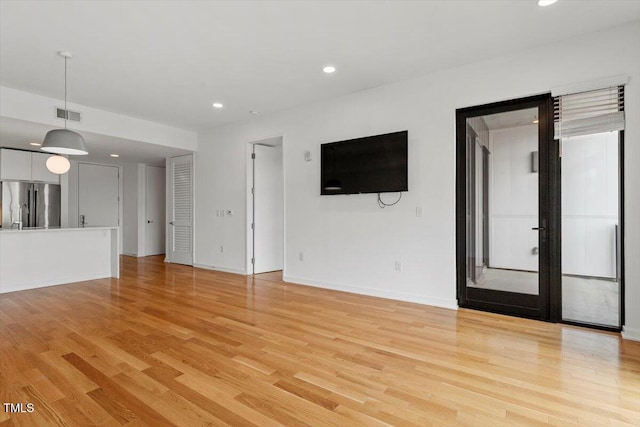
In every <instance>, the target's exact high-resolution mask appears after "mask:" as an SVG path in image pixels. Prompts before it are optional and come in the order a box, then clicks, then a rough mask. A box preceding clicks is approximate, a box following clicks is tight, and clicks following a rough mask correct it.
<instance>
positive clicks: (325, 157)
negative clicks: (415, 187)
mask: <svg viewBox="0 0 640 427" xmlns="http://www.w3.org/2000/svg"><path fill="white" fill-rule="evenodd" d="M408 134H409V132H408V131H406V130H405V131H402V132H394V133H387V134H384V135H375V136H367V137H364V138H357V139H349V140H347V141H339V142H332V143H328V144H322V145H321V155H320V157H321V159H320V162H321V174H320V175H321V176H320V194H322V195H329V194H359V193H391V192H398V191H408V177H407V157H408V155H407V153H408V150H407V139H408Z"/></svg>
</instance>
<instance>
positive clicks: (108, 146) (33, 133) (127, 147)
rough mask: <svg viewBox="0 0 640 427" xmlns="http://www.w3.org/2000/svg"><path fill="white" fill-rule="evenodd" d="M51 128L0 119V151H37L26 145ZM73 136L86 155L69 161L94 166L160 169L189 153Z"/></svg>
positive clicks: (94, 136) (119, 140)
mask: <svg viewBox="0 0 640 427" xmlns="http://www.w3.org/2000/svg"><path fill="white" fill-rule="evenodd" d="M55 128H56V127H55V126H49V125H45V124H41V123H33V122H27V121H24V120H16V119H11V118H7V117H0V147H3V148H17V149H21V150H29V151H41V150H40V147H36V146H33V145H30V143H32V142H37V143H42V140H43V139H44V136H45V134H46V133H47V132H48V131H50V130H51V129H55ZM76 132H78V133H80V134H82V136H83V137H84V139H85V142H86V143H87V149H88V150H89V154H88V155H86V156H72V159H73V160H79V161H87V162H94V163H113V164H121V163H145V164H149V165H164V164H165V158H166V157H175V156H180V155H182V154H188V153H190V151H187V150H180V149H178V148H170V147H164V146H162V145H155V144H148V143H144V142H140V141H132V140H129V139H123V138H115V137H112V136H106V135H98V134H95V133H91V132H84V131H76ZM111 154H118V155H120V157H118V158H113V157H111Z"/></svg>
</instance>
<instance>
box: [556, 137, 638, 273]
mask: <svg viewBox="0 0 640 427" xmlns="http://www.w3.org/2000/svg"><path fill="white" fill-rule="evenodd" d="M629 143H631V144H633V142H632V141H629V142H628V144H629ZM630 190H631V191H630V192H633V191H635V192H636V193H637V192H638V189H637V188H635V189H633V188H632V189H630ZM627 193H629V192H627ZM618 202H619V200H618V132H607V133H600V134H596V135H585V136H576V137H573V138H569V139H566V140H564V142H563V148H562V272H563V273H565V274H578V275H584V276H595V277H610V278H613V277H615V275H616V237H615V225H616V224H618ZM627 262H631V263H633V261H632V260H628V261H627Z"/></svg>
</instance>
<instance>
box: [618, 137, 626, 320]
mask: <svg viewBox="0 0 640 427" xmlns="http://www.w3.org/2000/svg"><path fill="white" fill-rule="evenodd" d="M618 135H619V136H618V141H619V142H618V155H619V156H620V157H619V160H618V168H619V170H620V175H619V178H618V179H619V184H618V186H619V187H618V189H619V191H620V201H619V202H620V207H619V208H618V209H619V211H618V215H619V217H620V327H619V328H618V330H622V327H623V326H624V324H625V303H624V292H625V277H626V274H625V256H624V240H625V238H624V236H625V224H624V221H625V215H624V130H621V131H620V132H619V134H618Z"/></svg>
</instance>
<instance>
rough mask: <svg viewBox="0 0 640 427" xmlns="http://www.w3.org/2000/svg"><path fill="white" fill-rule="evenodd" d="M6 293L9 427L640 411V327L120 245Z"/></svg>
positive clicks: (4, 385) (607, 422)
mask: <svg viewBox="0 0 640 427" xmlns="http://www.w3.org/2000/svg"><path fill="white" fill-rule="evenodd" d="M121 265H122V272H121V278H120V279H100V280H95V281H88V282H81V283H74V284H69V285H64V286H56V287H50V288H40V289H35V290H29V291H20V292H13V293H8V294H1V295H0V336H1V337H2V339H0V400H3V401H4V402H13V403H27V402H29V401H31V402H32V403H34V404H35V412H34V413H31V414H29V413H11V412H4V411H2V412H0V425H1V426H2V427H4V426H13V425H16V426H25V425H69V426H88V425H100V426H154V427H155V426H162V425H180V426H189V427H190V426H193V425H231V426H277V425H313V426H321V425H331V426H351V425H365V426H389V425H393V426H404V425H406V426H434V427H436V426H438V427H440V426H473V427H476V426H481V427H489V426H491V427H493V426H509V427H512V426H538V425H540V426H542V425H550V426H563V427H566V426H571V427H575V426H599V427H601V426H609V427H613V426H637V425H640V343H637V342H631V341H624V340H622V339H621V338H620V336H619V335H618V334H613V333H607V332H600V331H595V330H589V329H585V328H578V327H573V326H567V325H561V324H551V323H544V322H537V321H533V320H527V319H520V318H514V317H507V316H502V315H498V314H491V313H484V312H478V311H473V310H467V309H460V310H457V311H455V310H447V309H442V308H435V307H428V306H424V305H420V304H412V303H405V302H399V301H390V300H385V299H381V298H374V297H367V296H361V295H354V294H348V293H344V292H336V291H330V290H325V289H318V288H313V287H308V286H300V285H293V284H288V283H284V282H282V280H281V274H280V273H277V272H275V273H267V274H261V275H256V276H255V277H253V276H240V275H234V274H230V273H221V272H216V271H210V270H200V269H194V268H191V267H188V266H182V265H173V264H166V263H164V262H163V259H162V257H146V258H130V257H123V258H122V264H121Z"/></svg>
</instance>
